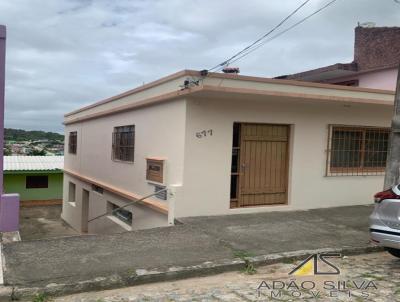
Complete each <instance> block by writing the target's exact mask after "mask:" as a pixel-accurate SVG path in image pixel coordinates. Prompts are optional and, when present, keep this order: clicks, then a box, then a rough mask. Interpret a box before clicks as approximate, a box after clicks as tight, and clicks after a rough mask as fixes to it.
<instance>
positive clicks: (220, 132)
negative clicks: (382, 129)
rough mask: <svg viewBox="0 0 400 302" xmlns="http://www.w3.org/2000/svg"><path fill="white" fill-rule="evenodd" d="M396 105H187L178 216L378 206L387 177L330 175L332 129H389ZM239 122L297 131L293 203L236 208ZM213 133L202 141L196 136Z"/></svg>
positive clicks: (292, 171) (294, 134)
mask: <svg viewBox="0 0 400 302" xmlns="http://www.w3.org/2000/svg"><path fill="white" fill-rule="evenodd" d="M392 110H393V109H392V107H391V106H382V105H372V104H351V105H350V104H340V103H334V102H331V103H328V102H325V103H321V102H318V101H313V102H312V101H310V102H304V101H298V100H292V101H289V100H283V99H282V98H275V99H274V98H273V97H270V98H269V99H261V98H260V99H259V100H256V99H254V98H253V99H252V98H248V99H239V98H230V99H228V98H225V99H223V98H220V99H207V98H201V99H191V100H190V101H188V102H187V118H186V134H185V135H186V136H185V137H186V138H185V140H186V145H185V170H184V179H183V184H184V186H183V198H182V199H183V200H182V201H180V202H177V203H176V204H175V215H176V217H185V216H200V215H225V214H236V213H251V212H261V211H277V210H279V211H282V210H296V209H311V208H322V207H334V206H347V205H357V204H370V203H372V196H373V194H374V193H375V192H376V191H379V190H380V189H381V188H382V186H383V176H335V177H326V176H325V168H326V156H327V155H326V148H327V140H328V125H329V124H343V125H359V126H362V125H365V126H389V125H390V120H391V116H392ZM234 122H251V123H276V124H289V125H291V145H290V150H291V151H290V163H289V164H290V169H289V200H288V205H283V206H264V207H253V208H240V209H230V208H229V200H230V169H231V154H232V132H233V123H234ZM210 129H211V130H212V132H213V135H212V136H207V137H204V138H197V137H196V132H199V131H202V130H210Z"/></svg>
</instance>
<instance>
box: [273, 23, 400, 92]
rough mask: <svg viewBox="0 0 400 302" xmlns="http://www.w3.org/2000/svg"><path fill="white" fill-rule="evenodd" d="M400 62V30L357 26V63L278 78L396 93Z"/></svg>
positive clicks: (355, 48)
mask: <svg viewBox="0 0 400 302" xmlns="http://www.w3.org/2000/svg"><path fill="white" fill-rule="evenodd" d="M399 62H400V27H362V26H357V27H356V28H355V41H354V60H353V62H351V63H337V64H333V65H329V66H324V67H320V68H317V69H312V70H307V71H303V72H299V73H295V74H291V75H284V76H279V77H277V78H278V79H292V80H299V81H308V82H318V83H330V84H337V85H345V86H358V87H364V88H376V89H385V90H395V89H396V79H397V71H398V66H399Z"/></svg>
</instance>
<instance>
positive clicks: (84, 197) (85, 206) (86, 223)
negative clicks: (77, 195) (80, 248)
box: [81, 189, 90, 233]
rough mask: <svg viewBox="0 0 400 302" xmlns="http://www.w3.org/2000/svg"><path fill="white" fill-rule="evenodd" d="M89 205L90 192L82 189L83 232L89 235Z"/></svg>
mask: <svg viewBox="0 0 400 302" xmlns="http://www.w3.org/2000/svg"><path fill="white" fill-rule="evenodd" d="M89 204H90V191H89V190H86V189H82V209H81V213H82V220H81V232H82V233H87V232H88V231H89Z"/></svg>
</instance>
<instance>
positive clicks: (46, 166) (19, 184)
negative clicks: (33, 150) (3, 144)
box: [4, 156, 64, 205]
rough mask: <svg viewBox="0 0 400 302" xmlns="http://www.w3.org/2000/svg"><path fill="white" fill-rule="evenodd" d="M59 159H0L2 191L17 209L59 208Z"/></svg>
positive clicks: (54, 157) (44, 157) (60, 158)
mask: <svg viewBox="0 0 400 302" xmlns="http://www.w3.org/2000/svg"><path fill="white" fill-rule="evenodd" d="M63 165H64V157H63V156H4V191H5V192H6V193H9V192H13V193H19V194H20V198H21V205H24V204H25V205H28V204H29V205H47V204H61V200H62V184H63V172H62V168H63Z"/></svg>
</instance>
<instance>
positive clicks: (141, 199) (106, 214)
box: [88, 188, 168, 223]
mask: <svg viewBox="0 0 400 302" xmlns="http://www.w3.org/2000/svg"><path fill="white" fill-rule="evenodd" d="M165 191H168V188H165V189H161V190H158V191H156V192H154V193H151V194H149V195H147V196H145V197H142V198H140V199H138V200H133V201H131V202H129V203H127V204H126V205H123V206H122V207H118V208H116V209H114V210H112V211H111V213H104V214H102V215H99V216H96V217H94V218H92V219H89V220H88V223H89V222H92V221H93V220H96V219H98V218H101V217H104V216H109V215H112V214H114V213H115V212H117V211H118V210H120V209H123V208H126V207H128V206H130V205H132V204H135V203H137V202H141V201H143V200H145V199H147V198H150V197H152V196H154V195H157V194H158V193H161V192H165Z"/></svg>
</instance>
